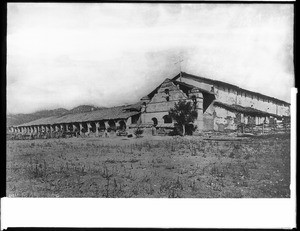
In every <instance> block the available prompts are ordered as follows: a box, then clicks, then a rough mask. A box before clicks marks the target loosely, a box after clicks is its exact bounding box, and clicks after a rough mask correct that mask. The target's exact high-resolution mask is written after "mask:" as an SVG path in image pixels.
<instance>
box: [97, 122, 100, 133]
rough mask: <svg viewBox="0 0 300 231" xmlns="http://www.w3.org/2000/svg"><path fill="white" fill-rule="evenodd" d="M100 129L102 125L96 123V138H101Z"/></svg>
mask: <svg viewBox="0 0 300 231" xmlns="http://www.w3.org/2000/svg"><path fill="white" fill-rule="evenodd" d="M99 127H100V123H99V122H96V136H99Z"/></svg>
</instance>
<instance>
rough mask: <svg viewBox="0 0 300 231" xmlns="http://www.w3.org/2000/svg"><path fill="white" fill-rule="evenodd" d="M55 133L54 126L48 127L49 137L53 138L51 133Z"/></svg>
mask: <svg viewBox="0 0 300 231" xmlns="http://www.w3.org/2000/svg"><path fill="white" fill-rule="evenodd" d="M54 131H55V128H54V125H50V136H51V138H52V137H53V133H54Z"/></svg>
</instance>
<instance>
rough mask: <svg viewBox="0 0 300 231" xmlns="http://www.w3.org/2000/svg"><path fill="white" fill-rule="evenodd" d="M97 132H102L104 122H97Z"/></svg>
mask: <svg viewBox="0 0 300 231" xmlns="http://www.w3.org/2000/svg"><path fill="white" fill-rule="evenodd" d="M98 130H99V132H103V131H104V130H105V123H104V122H103V121H100V122H99V128H98Z"/></svg>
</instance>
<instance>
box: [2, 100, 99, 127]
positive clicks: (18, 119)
mask: <svg viewBox="0 0 300 231" xmlns="http://www.w3.org/2000/svg"><path fill="white" fill-rule="evenodd" d="M104 108H105V107H95V106H92V105H80V106H77V107H75V108H72V109H71V110H68V109H65V108H57V109H53V110H41V111H37V112H34V113H28V114H22V113H21V114H8V115H7V116H6V126H7V127H9V126H14V125H20V124H23V123H28V122H30V121H33V120H37V119H40V118H44V117H50V116H63V115H66V114H76V113H82V112H89V111H95V110H101V109H104Z"/></svg>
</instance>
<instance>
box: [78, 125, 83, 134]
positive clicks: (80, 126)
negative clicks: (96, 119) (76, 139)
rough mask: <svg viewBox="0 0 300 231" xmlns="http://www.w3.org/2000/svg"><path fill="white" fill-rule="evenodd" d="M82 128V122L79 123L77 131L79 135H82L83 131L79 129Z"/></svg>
mask: <svg viewBox="0 0 300 231" xmlns="http://www.w3.org/2000/svg"><path fill="white" fill-rule="evenodd" d="M82 128H83V126H82V123H79V132H80V135H83V132H82V131H81V130H82Z"/></svg>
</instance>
